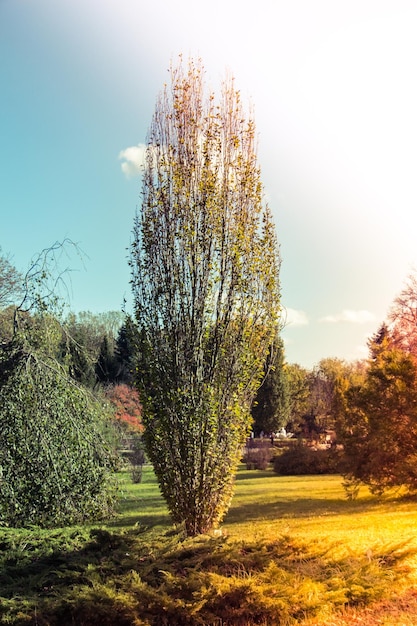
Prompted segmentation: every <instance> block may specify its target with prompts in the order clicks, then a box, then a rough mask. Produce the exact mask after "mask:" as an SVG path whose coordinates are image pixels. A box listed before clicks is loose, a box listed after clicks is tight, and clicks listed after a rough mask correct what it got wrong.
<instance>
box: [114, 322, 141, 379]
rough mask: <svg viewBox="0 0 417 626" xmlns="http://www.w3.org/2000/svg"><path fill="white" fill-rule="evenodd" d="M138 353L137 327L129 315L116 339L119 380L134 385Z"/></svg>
mask: <svg viewBox="0 0 417 626" xmlns="http://www.w3.org/2000/svg"><path fill="white" fill-rule="evenodd" d="M136 353H137V327H136V325H135V323H134V321H133V320H132V318H131V317H130V316H127V317H126V319H125V321H124V323H123V324H122V326H121V327H120V330H119V333H118V335H117V339H116V346H115V354H116V358H117V362H118V365H119V372H120V373H119V382H120V383H125V384H128V385H133V384H134V380H135V363H136V360H135V356H136Z"/></svg>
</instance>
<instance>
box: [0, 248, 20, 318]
mask: <svg viewBox="0 0 417 626" xmlns="http://www.w3.org/2000/svg"><path fill="white" fill-rule="evenodd" d="M23 280H24V279H23V275H22V274H21V273H20V272H18V271H17V269H16V268H15V267H14V265H13V264H12V262H11V261H10V258H9V257H8V256H5V255H4V254H3V253H2V250H1V248H0V309H4V308H6V307H8V306H10V305H13V304H16V303H17V301H18V300H19V299H21V298H22V294H23Z"/></svg>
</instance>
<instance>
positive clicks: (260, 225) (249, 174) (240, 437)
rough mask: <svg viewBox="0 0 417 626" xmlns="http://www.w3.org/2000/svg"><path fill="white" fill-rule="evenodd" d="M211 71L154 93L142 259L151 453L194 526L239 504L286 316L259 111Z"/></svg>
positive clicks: (177, 74)
mask: <svg viewBox="0 0 417 626" xmlns="http://www.w3.org/2000/svg"><path fill="white" fill-rule="evenodd" d="M203 74H204V71H203V67H202V65H201V63H200V62H196V63H194V62H192V61H190V63H189V64H188V66H187V67H185V66H184V65H183V64H182V63H181V62H180V63H179V65H178V67H176V68H171V84H170V85H169V86H166V87H165V89H164V90H163V92H162V94H161V95H160V97H159V99H158V100H157V104H156V108H155V113H154V116H153V119H152V123H151V126H150V130H149V135H148V140H147V151H146V162H145V168H144V174H143V200H142V208H141V211H140V213H139V214H138V215H137V217H136V220H135V224H134V242H133V247H132V256H131V264H132V272H133V278H132V284H133V293H134V300H135V314H136V320H137V324H138V337H139V340H138V341H139V352H140V354H139V363H138V371H139V388H140V397H141V401H142V403H143V421H144V425H145V434H144V436H145V440H146V445H147V451H148V454H149V457H150V459H151V461H152V463H153V465H154V468H155V472H156V475H157V477H158V480H159V484H160V488H161V491H162V493H163V495H164V497H165V499H166V501H167V504H168V507H169V510H170V512H171V515H172V518H173V521H174V522H176V523H184V524H185V528H186V531H187V533H188V534H189V535H195V534H198V533H203V532H207V531H209V530H210V529H211V528H213V527H214V526H216V525H217V524H218V523H219V521H220V520H221V519H222V517H223V516H224V514H225V512H226V511H227V509H228V506H229V503H230V500H231V497H232V492H233V482H234V474H235V471H236V468H237V465H238V462H239V459H240V454H241V448H242V444H243V442H244V440H245V437H246V436H247V433H248V430H249V429H250V423H251V415H250V407H251V403H252V400H253V397H254V394H255V393H256V390H257V388H258V387H259V383H260V379H261V377H262V373H263V366H264V363H265V359H266V355H267V352H268V347H269V345H270V344H271V341H272V339H273V336H274V333H275V331H276V325H277V316H278V315H279V280H278V274H279V252H278V246H277V242H276V235H275V230H274V226H273V223H272V219H271V214H270V211H269V209H268V207H267V206H266V204H265V202H264V198H263V187H262V183H261V175H260V169H259V166H258V163H257V152H256V149H257V141H256V133H255V125H254V121H253V118H252V117H251V116H249V117H248V116H247V115H246V114H245V112H244V110H243V107H242V104H241V100H240V95H239V92H238V91H237V90H236V88H235V86H234V82H233V80H232V79H229V80H227V81H226V82H225V83H224V84H223V88H222V91H221V96H220V98H219V100H218V101H217V100H216V98H215V95H214V94H213V93H208V94H207V93H206V91H205V88H204V80H203V78H204V77H203Z"/></svg>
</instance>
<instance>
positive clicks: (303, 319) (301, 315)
mask: <svg viewBox="0 0 417 626" xmlns="http://www.w3.org/2000/svg"><path fill="white" fill-rule="evenodd" d="M283 321H284V324H285V326H286V327H288V326H307V324H308V317H307V314H306V313H305V312H304V311H297V310H296V309H290V308H285V309H284V311H283Z"/></svg>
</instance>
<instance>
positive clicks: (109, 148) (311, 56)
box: [0, 0, 417, 367]
mask: <svg viewBox="0 0 417 626" xmlns="http://www.w3.org/2000/svg"><path fill="white" fill-rule="evenodd" d="M416 32H417V6H416V3H415V1H414V0H409V1H408V0H393V1H390V0H346V1H344V0H343V1H342V0H314V1H313V0H292V1H291V2H289V1H288V0H258V2H257V3H249V2H246V1H245V0H227V1H226V2H225V1H224V0H223V1H222V2H220V0H211V2H209V3H208V2H196V1H195V0H177V2H172V3H168V2H166V1H164V0H152V1H148V2H144V1H143V0H82V1H81V0H60V1H59V2H57V1H56V0H0V81H1V82H0V84H1V98H0V138H1V150H0V160H1V162H0V212H1V229H0V246H1V248H2V251H3V252H4V253H10V255H11V256H12V259H13V262H14V263H15V265H16V266H17V267H18V268H19V269H21V270H23V271H24V270H25V269H26V268H27V267H28V265H29V263H30V259H31V257H32V256H33V255H35V254H36V253H37V252H38V251H40V250H41V249H43V248H45V247H47V246H49V245H51V244H52V243H54V242H55V241H57V240H62V239H64V238H66V237H68V238H71V239H72V240H73V241H75V242H78V243H79V245H80V247H81V248H82V249H83V250H84V252H85V254H86V255H87V257H86V258H85V262H84V264H82V263H81V262H80V261H79V259H78V258H77V257H74V258H73V259H70V260H68V265H70V266H71V267H72V268H73V269H74V271H73V272H72V273H71V301H70V305H71V308H72V309H73V310H90V311H93V312H100V311H108V310H118V309H120V307H121V306H122V302H123V299H124V297H127V298H129V296H130V289H129V269H128V266H127V250H126V249H127V248H128V246H129V242H130V239H131V231H132V222H133V217H134V214H135V211H136V208H137V206H138V205H139V203H140V178H139V176H138V174H137V171H136V163H135V156H136V154H137V153H138V152H139V151H140V149H139V148H138V146H140V144H143V142H144V141H145V139H146V132H147V128H148V126H149V123H150V119H151V116H152V113H153V109H154V105H155V99H156V97H157V94H158V92H159V91H160V90H161V88H162V86H163V84H164V82H165V81H166V80H167V79H168V74H167V68H168V67H169V65H170V62H171V60H172V59H174V60H175V59H176V57H177V55H178V54H179V53H181V52H182V53H183V54H184V55H185V56H188V55H191V56H201V58H202V59H203V62H204V64H205V67H206V69H207V80H208V82H209V83H210V84H212V86H213V87H214V88H216V87H217V86H218V84H219V81H220V80H221V79H222V78H223V77H224V75H225V72H226V71H227V70H230V71H231V72H232V73H233V74H234V76H235V78H236V84H237V86H238V87H239V88H240V90H241V93H242V97H243V99H244V100H246V101H247V102H248V103H249V102H251V103H252V104H253V105H254V110H255V120H256V124H257V130H258V133H259V159H260V164H261V168H262V172H263V181H264V185H265V193H266V196H267V198H268V202H269V204H270V206H271V208H272V210H273V214H274V217H275V222H276V227H277V233H278V239H279V241H280V245H281V254H282V260H283V263H282V272H281V282H282V297H283V304H284V305H285V307H286V308H287V309H288V325H287V327H286V328H285V330H284V333H283V335H284V338H285V342H286V354H287V360H288V361H290V362H298V363H300V364H301V365H304V366H306V367H312V366H313V365H314V364H316V363H317V362H318V361H319V360H320V359H321V358H323V357H331V356H335V357H340V358H346V359H354V358H361V357H363V356H364V355H365V354H366V340H367V337H368V336H369V335H370V334H372V333H373V332H375V331H376V329H377V328H378V325H379V324H380V323H381V321H382V320H383V319H384V318H385V316H386V314H387V310H388V308H389V306H390V304H391V302H392V300H393V298H394V297H395V295H396V294H397V293H398V292H399V291H400V289H401V287H402V285H403V282H404V280H405V278H406V276H407V274H408V273H409V272H410V271H411V270H412V269H413V267H416V266H417V258H416V257H417V248H416V224H417V219H416V217H415V216H416V214H417V213H416V208H417V185H416V184H415V177H416V171H417V167H416V166H417V148H416V146H417V114H416V111H417V86H416V80H415V76H416V69H417V68H416V64H417V39H416V37H415V33H416Z"/></svg>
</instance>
